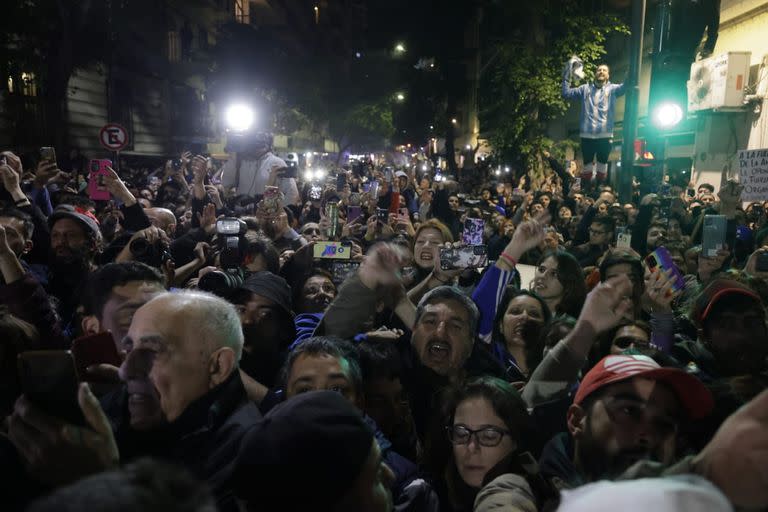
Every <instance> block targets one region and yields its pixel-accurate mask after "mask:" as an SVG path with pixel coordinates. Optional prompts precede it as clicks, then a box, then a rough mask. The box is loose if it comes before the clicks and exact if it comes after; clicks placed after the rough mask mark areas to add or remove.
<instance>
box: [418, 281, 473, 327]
mask: <svg viewBox="0 0 768 512" xmlns="http://www.w3.org/2000/svg"><path fill="white" fill-rule="evenodd" d="M446 300H453V301H456V302H458V303H459V304H461V305H462V307H463V308H464V310H465V311H466V312H467V316H469V332H470V333H471V334H472V338H473V339H474V337H475V335H476V334H477V324H478V322H480V310H478V309H477V305H476V304H475V302H474V301H473V300H472V299H471V298H470V297H468V296H467V295H466V294H465V293H464V292H462V291H461V290H459V289H458V288H455V287H453V286H438V287H437V288H434V289H432V290H430V291H428V292H427V293H426V295H424V297H422V298H421V300H420V301H419V305H418V306H417V307H416V323H419V319H420V318H421V315H423V314H424V307H425V306H428V305H429V304H434V303H435V302H444V301H446Z"/></svg>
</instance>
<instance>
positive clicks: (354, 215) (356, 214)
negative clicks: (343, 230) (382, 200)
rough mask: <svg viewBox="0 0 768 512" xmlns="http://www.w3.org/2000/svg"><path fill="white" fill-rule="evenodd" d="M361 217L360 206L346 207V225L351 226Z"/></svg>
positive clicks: (361, 210)
mask: <svg viewBox="0 0 768 512" xmlns="http://www.w3.org/2000/svg"><path fill="white" fill-rule="evenodd" d="M362 215H363V209H362V208H361V207H360V206H347V224H351V223H352V222H354V221H355V220H357V219H359V218H360V217H361V216H362Z"/></svg>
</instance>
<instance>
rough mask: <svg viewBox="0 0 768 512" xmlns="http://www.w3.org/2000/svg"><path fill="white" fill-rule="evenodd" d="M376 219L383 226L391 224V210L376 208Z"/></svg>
mask: <svg viewBox="0 0 768 512" xmlns="http://www.w3.org/2000/svg"><path fill="white" fill-rule="evenodd" d="M376 219H377V220H378V221H379V222H381V223H382V224H384V225H386V224H389V210H386V209H384V208H376Z"/></svg>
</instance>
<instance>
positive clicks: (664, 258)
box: [645, 246, 685, 292]
mask: <svg viewBox="0 0 768 512" xmlns="http://www.w3.org/2000/svg"><path fill="white" fill-rule="evenodd" d="M645 263H646V265H648V269H650V271H651V272H655V271H657V270H660V271H663V272H666V271H668V270H670V269H672V279H673V282H672V289H673V290H674V291H676V292H677V291H680V290H682V289H684V288H685V279H683V274H682V273H680V269H678V268H677V265H675V263H674V262H673V261H672V256H671V255H670V254H669V251H668V250H667V248H666V247H663V246H662V247H658V248H657V249H656V250H655V251H653V252H652V253H651V254H649V255H648V256H646V258H645Z"/></svg>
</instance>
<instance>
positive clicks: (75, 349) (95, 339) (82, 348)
mask: <svg viewBox="0 0 768 512" xmlns="http://www.w3.org/2000/svg"><path fill="white" fill-rule="evenodd" d="M72 355H73V356H74V359H75V368H76V369H77V374H78V375H79V376H80V380H88V381H91V379H90V378H86V377H88V374H87V372H86V370H87V368H88V367H89V366H92V365H95V364H111V365H112V366H120V365H121V364H122V362H123V361H122V359H121V358H120V354H119V352H118V351H117V346H116V345H115V340H114V338H113V337H112V333H110V332H100V333H98V334H91V335H89V336H81V337H79V338H77V339H75V340H73V341H72Z"/></svg>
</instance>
